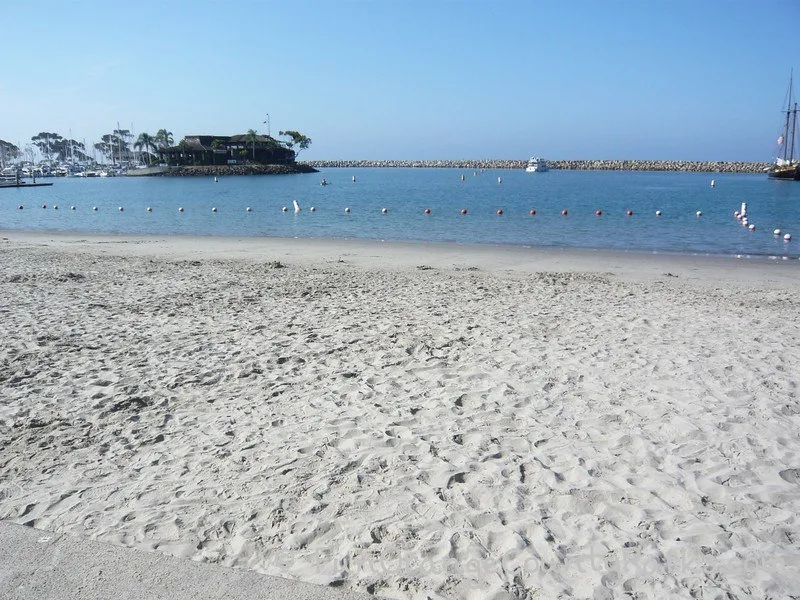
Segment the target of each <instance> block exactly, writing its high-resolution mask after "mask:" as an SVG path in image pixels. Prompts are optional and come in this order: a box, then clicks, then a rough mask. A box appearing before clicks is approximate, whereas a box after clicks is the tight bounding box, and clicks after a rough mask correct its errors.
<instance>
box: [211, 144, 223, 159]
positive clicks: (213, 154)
mask: <svg viewBox="0 0 800 600" xmlns="http://www.w3.org/2000/svg"><path fill="white" fill-rule="evenodd" d="M220 146H222V144H221V143H220V141H219V140H214V141H213V142H211V160H212V162H213V163H214V164H215V165H216V164H217V150H219V148H220Z"/></svg>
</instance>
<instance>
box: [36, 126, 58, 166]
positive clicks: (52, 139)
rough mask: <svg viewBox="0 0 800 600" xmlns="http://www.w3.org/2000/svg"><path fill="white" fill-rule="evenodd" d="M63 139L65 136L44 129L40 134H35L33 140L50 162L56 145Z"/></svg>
mask: <svg viewBox="0 0 800 600" xmlns="http://www.w3.org/2000/svg"><path fill="white" fill-rule="evenodd" d="M63 139H64V138H62V137H61V136H60V135H58V134H57V133H50V132H49V131H42V132H40V133H39V134H38V135H35V136H33V137H32V138H31V141H32V142H33V145H34V146H36V147H37V148H38V149H39V152H41V153H42V156H44V157H45V159H47V162H50V161H51V160H52V159H53V149H54V146H57V145H58V144H59V143H60V142H61V141H62V140H63Z"/></svg>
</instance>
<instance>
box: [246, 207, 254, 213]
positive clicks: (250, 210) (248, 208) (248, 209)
mask: <svg viewBox="0 0 800 600" xmlns="http://www.w3.org/2000/svg"><path fill="white" fill-rule="evenodd" d="M245 210H246V211H247V212H252V210H253V209H252V208H250V207H249V206H248V207H247V208H245Z"/></svg>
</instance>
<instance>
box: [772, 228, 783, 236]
mask: <svg viewBox="0 0 800 600" xmlns="http://www.w3.org/2000/svg"><path fill="white" fill-rule="evenodd" d="M780 234H781V230H780V229H776V230H775V231H773V232H772V235H780Z"/></svg>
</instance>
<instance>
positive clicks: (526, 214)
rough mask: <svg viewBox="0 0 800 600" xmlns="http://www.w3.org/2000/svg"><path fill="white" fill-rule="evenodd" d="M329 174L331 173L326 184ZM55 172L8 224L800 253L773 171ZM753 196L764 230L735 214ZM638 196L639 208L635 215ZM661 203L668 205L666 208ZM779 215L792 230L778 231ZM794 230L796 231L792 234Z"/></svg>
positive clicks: (751, 205) (8, 194)
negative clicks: (68, 175)
mask: <svg viewBox="0 0 800 600" xmlns="http://www.w3.org/2000/svg"><path fill="white" fill-rule="evenodd" d="M462 176H463V180H462ZM353 177H355V179H356V180H355V182H354V181H353ZM322 178H325V179H327V180H328V182H329V183H330V185H327V186H322V185H320V181H321V180H322ZM498 178H501V179H502V183H500V182H498ZM712 179H714V180H715V184H716V185H715V187H713V188H712V187H711V185H710V183H711V180H712ZM46 181H49V182H53V186H52V187H42V188H30V189H0V229H11V230H23V231H62V232H86V233H91V232H94V233H126V234H156V235H163V234H181V235H202V236H206V235H209V236H274V237H298V238H319V237H324V238H339V239H344V238H360V239H373V240H396V241H421V242H423V241H433V242H456V243H462V244H500V245H506V244H508V245H521V246H533V247H536V246H543V247H573V248H591V249H599V250H603V249H610V250H624V251H632V252H647V253H652V252H663V253H685V254H708V255H727V256H730V255H750V256H788V257H792V258H795V257H798V256H800V183H794V182H784V181H773V180H770V179H768V178H767V177H766V176H764V175H748V174H717V173H715V174H711V173H660V172H659V173H656V172H624V171H622V172H619V171H550V172H547V173H525V172H524V171H521V170H514V171H510V170H484V171H472V170H467V169H388V168H387V169H325V170H322V171H320V172H319V173H315V174H307V175H281V176H260V177H259V176H253V177H221V178H219V181H218V182H214V179H213V177H202V178H170V177H154V178H151V177H136V178H134V177H118V178H90V179H81V178H57V179H48V180H46ZM293 200H297V201H298V202H299V203H300V205H301V207H302V209H303V210H302V211H301V212H300V213H297V214H296V213H295V212H294V210H293V207H292V201H293ZM742 202H747V208H748V217H749V220H750V222H751V223H754V224H755V225H756V230H755V231H752V232H751V231H749V230H748V229H746V228H745V227H742V226H741V224H739V222H738V221H736V219H735V218H734V217H733V212H734V211H735V210H738V209H739V208H740V207H741V204H742ZM20 205H21V206H23V209H19V206H20ZM42 205H46V206H47V208H42ZM55 206H58V209H56V208H55ZM71 206H74V207H75V210H71V209H70V207H71ZM312 206H313V207H315V208H316V210H315V211H314V212H311V211H310V210H309V209H310V207H312ZM93 207H97V210H96V211H94V210H92V208H93ZM119 207H122V208H123V209H124V210H123V211H119ZM147 207H151V208H152V212H147V210H146V208H147ZM180 207H182V208H183V209H184V211H183V212H179V210H178V209H179V208H180ZM212 207H216V208H217V211H216V212H212ZM247 207H250V208H251V211H250V212H248V211H247V210H246V209H247ZM283 207H286V208H287V209H288V210H287V211H286V212H283V210H282V209H283ZM345 208H350V212H349V213H346V212H345ZM383 208H386V209H387V212H386V213H385V214H384V213H382V209H383ZM426 208H429V209H430V211H431V213H430V214H425V212H424V211H425V209H426ZM462 209H466V210H467V214H466V215H462V214H461V212H460V211H461V210H462ZM498 210H502V211H503V214H502V215H498V214H497V211H498ZM531 210H535V211H536V214H535V215H531V214H530V211H531ZM562 210H567V211H568V215H566V216H563V215H562V214H561V211H562ZM597 210H601V211H602V215H601V216H597V215H596V214H595V211H597ZM627 210H632V211H633V213H634V214H633V215H632V216H628V215H626V211H627ZM657 210H660V211H661V212H662V216H660V217H657V216H656V215H655V213H656V211H657ZM697 211H701V212H702V216H701V217H697V216H696V213H697ZM775 229H780V230H781V231H782V233H781V236H779V237H776V236H775V235H773V230H775ZM787 232H788V233H791V234H792V236H793V238H794V239H793V240H792V241H791V242H785V241H784V240H783V233H787Z"/></svg>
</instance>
